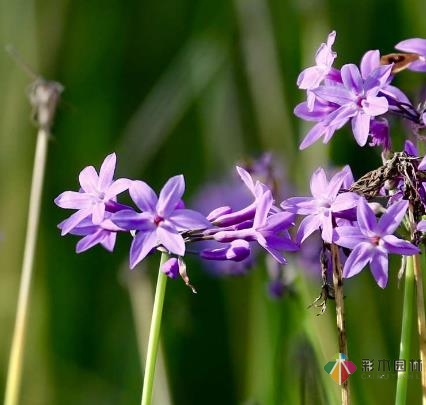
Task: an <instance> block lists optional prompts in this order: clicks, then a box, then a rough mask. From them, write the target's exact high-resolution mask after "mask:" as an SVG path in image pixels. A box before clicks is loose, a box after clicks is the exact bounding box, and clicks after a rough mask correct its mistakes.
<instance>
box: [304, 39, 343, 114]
mask: <svg viewBox="0 0 426 405" xmlns="http://www.w3.org/2000/svg"><path fill="white" fill-rule="evenodd" d="M335 39H336V31H332V32H330V34H328V37H327V42H326V43H324V42H323V43H322V44H321V46H320V47H319V48H318V50H317V52H316V54H315V66H311V67H308V68H306V69H304V70H303V71H302V72H301V73H300V74H299V77H298V78H297V86H298V87H299V89H303V90H307V91H308V108H309V110H312V109H313V106H314V101H315V94H314V93H313V92H312V91H311V90H312V89H315V88H317V87H318V86H319V85H320V84H321V82H322V81H323V80H324V79H326V78H327V77H328V75H329V74H330V72H332V66H333V62H334V59H336V56H337V54H336V52H334V51H333V50H332V48H331V47H332V46H333V44H334V40H335ZM334 72H336V73H337V75H336V74H335V76H337V77H339V74H338V71H337V70H336V69H334Z"/></svg>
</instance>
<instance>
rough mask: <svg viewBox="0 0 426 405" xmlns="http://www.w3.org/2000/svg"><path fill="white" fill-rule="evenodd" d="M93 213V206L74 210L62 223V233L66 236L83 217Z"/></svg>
mask: <svg viewBox="0 0 426 405" xmlns="http://www.w3.org/2000/svg"><path fill="white" fill-rule="evenodd" d="M91 213H92V209H91V208H84V209H81V210H78V211H77V212H74V214H72V215H71V216H70V217H69V218H67V219H66V220H65V221H63V222H62V223H61V235H62V236H64V235H66V234H67V233H68V232H70V231H71V230H72V229H73V228H75V227H76V226H77V225H78V224H79V223H80V222H81V221H83V219H85V218H87V217H88V216H89V215H90V214H91Z"/></svg>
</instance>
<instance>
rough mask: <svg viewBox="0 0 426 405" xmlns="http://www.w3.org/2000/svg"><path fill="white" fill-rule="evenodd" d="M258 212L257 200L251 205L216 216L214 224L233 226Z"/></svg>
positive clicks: (251, 217)
mask: <svg viewBox="0 0 426 405" xmlns="http://www.w3.org/2000/svg"><path fill="white" fill-rule="evenodd" d="M255 213H256V202H254V203H252V204H250V205H249V206H247V207H245V208H243V209H241V210H239V211H235V212H231V213H229V214H224V215H221V216H220V217H218V218H216V220H215V221H214V225H216V226H231V225H236V224H239V223H241V222H244V221H247V220H250V219H253V218H254V214H255Z"/></svg>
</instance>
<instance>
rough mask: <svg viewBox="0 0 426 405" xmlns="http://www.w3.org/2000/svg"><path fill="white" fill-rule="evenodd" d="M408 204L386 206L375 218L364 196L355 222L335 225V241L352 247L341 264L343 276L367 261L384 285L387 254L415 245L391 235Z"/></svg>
mask: <svg viewBox="0 0 426 405" xmlns="http://www.w3.org/2000/svg"><path fill="white" fill-rule="evenodd" d="M407 208H408V201H399V202H397V203H395V204H393V205H392V206H390V207H389V208H388V210H387V212H386V213H385V214H383V215H382V216H381V218H380V219H379V220H378V221H377V220H376V215H375V214H374V212H373V210H372V209H371V208H370V206H369V205H368V204H367V201H366V200H365V199H360V200H359V203H358V207H357V221H358V222H357V223H358V226H340V227H338V228H336V230H335V233H336V238H335V242H336V244H338V245H340V246H343V247H346V248H349V249H352V252H351V253H350V255H349V257H348V259H347V260H346V263H345V266H344V268H343V277H345V278H349V277H352V276H355V275H356V274H358V273H359V272H360V271H361V270H362V269H363V268H364V267H365V266H366V265H367V264H370V269H371V273H372V274H373V277H374V278H375V280H376V282H377V284H378V285H379V286H380V287H381V288H385V287H386V284H387V282H388V254H389V253H395V254H400V255H406V256H410V255H414V254H417V253H419V249H418V248H417V247H416V246H414V245H413V244H411V243H410V242H407V241H405V240H402V239H399V238H397V237H396V236H394V235H393V233H394V232H395V230H396V229H397V228H398V226H399V224H400V223H401V221H402V219H403V217H404V215H405V212H406V211H407Z"/></svg>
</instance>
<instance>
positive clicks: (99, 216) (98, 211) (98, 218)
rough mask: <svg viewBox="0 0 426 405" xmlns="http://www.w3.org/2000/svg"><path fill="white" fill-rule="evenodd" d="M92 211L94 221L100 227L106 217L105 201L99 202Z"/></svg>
mask: <svg viewBox="0 0 426 405" xmlns="http://www.w3.org/2000/svg"><path fill="white" fill-rule="evenodd" d="M92 209H93V211H92V221H93V223H94V224H95V225H99V224H100V223H101V222H102V221H103V220H104V217H105V204H104V203H103V201H99V202H97V203H96V204H95V205H94V206H93V207H92Z"/></svg>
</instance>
